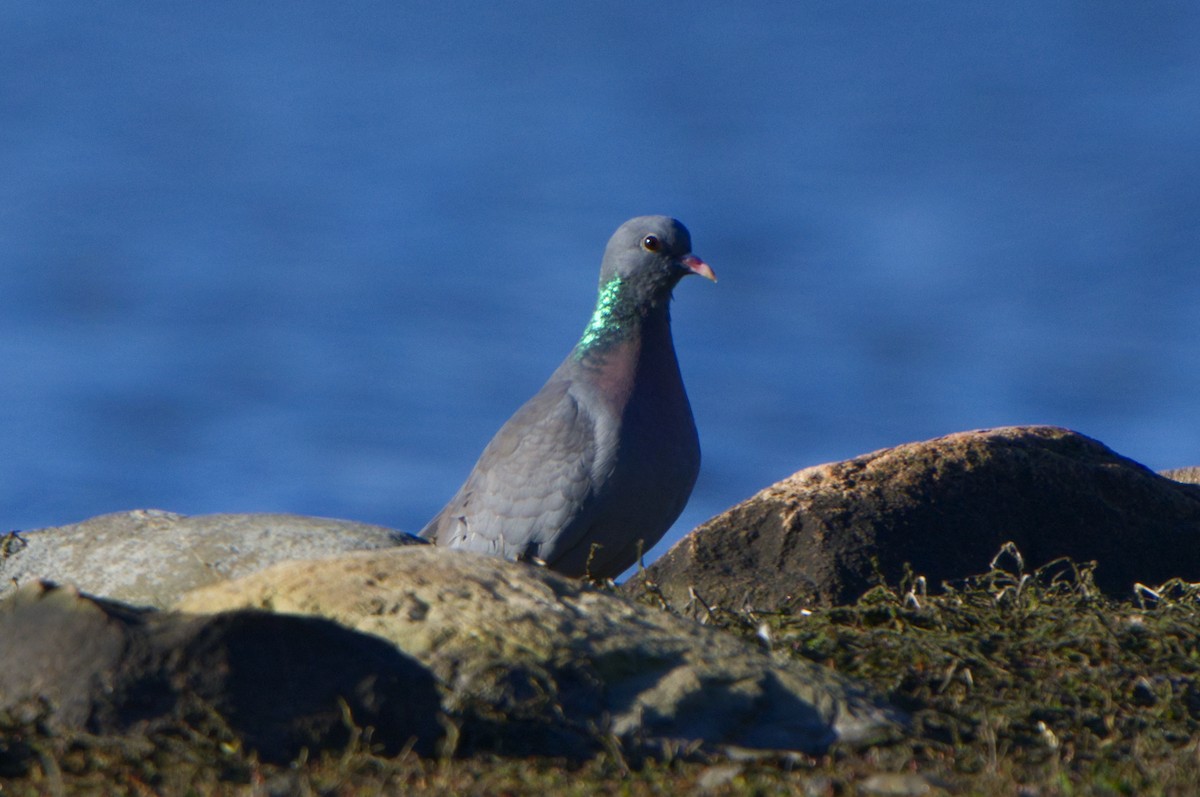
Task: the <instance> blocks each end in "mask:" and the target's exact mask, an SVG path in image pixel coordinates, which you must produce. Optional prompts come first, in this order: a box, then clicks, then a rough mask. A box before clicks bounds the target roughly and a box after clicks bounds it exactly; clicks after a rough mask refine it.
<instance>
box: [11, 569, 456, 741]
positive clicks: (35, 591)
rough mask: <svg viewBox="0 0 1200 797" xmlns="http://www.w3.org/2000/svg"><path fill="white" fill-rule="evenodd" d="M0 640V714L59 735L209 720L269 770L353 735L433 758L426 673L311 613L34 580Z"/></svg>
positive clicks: (434, 700)
mask: <svg viewBox="0 0 1200 797" xmlns="http://www.w3.org/2000/svg"><path fill="white" fill-rule="evenodd" d="M0 640H3V641H4V644H3V645H2V646H0V711H8V712H14V713H15V714H16V715H17V716H18V717H20V716H24V717H26V718H29V717H33V716H39V715H44V720H45V721H46V722H48V723H49V724H50V725H51V726H53V727H57V728H60V729H73V730H86V731H88V732H90V733H97V734H105V733H148V732H152V731H154V730H156V729H160V728H163V727H167V726H170V725H171V724H172V723H178V722H183V723H186V724H188V725H193V724H196V723H197V722H204V721H206V720H207V719H208V718H209V717H211V716H212V713H213V712H215V715H216V716H217V717H219V718H220V721H222V722H223V723H224V724H225V726H226V727H227V728H228V730H230V731H232V732H233V733H234V734H235V735H236V736H237V737H238V738H239V739H240V740H241V741H242V743H243V744H245V745H246V746H248V747H249V748H251V749H254V750H256V751H258V753H259V755H260V756H262V757H263V758H264V759H265V760H275V761H288V760H291V759H293V758H294V757H295V756H296V755H298V754H299V753H300V751H301V750H302V749H303V748H308V749H309V750H312V751H314V752H316V751H319V750H321V749H326V748H331V747H332V748H337V747H341V746H343V745H345V744H346V742H347V741H349V739H350V738H351V734H352V727H353V726H358V727H359V728H366V727H368V726H370V727H372V728H373V729H374V730H373V732H372V735H371V739H372V741H373V742H375V743H377V744H381V745H383V746H384V747H385V748H386V749H389V750H391V751H397V750H399V749H400V748H401V747H402V746H404V745H405V744H407V743H409V741H410V739H411V740H413V742H414V747H415V749H417V750H418V751H421V752H425V753H429V752H432V750H433V748H434V745H435V743H436V741H437V738H438V736H439V735H440V732H441V731H440V726H439V723H438V721H437V713H438V708H439V701H438V695H437V691H436V689H435V686H434V681H433V678H432V676H431V675H430V673H429V672H428V671H427V670H425V669H424V668H423V667H421V666H420V665H419V664H417V663H416V662H415V661H413V660H412V659H411V658H409V657H407V656H404V655H403V654H401V653H400V652H399V651H397V650H396V649H395V647H394V646H392V645H389V644H387V643H386V642H384V641H382V640H379V639H376V638H374V637H370V636H367V635H365V634H359V633H356V632H354V631H351V630H349V629H346V628H342V627H341V626H338V625H337V624H335V623H332V622H329V621H327V620H322V619H319V618H313V617H288V616H284V615H275V614H270V613H267V612H256V611H235V612H228V613H223V614H217V615H212V616H205V617H191V616H186V615H176V614H166V613H162V612H157V611H153V610H138V609H133V608H131V607H129V606H125V605H122V604H119V603H115V602H112V601H105V600H100V599H95V598H90V597H88V596H84V595H80V594H79V593H78V592H77V591H75V590H73V589H69V588H60V587H54V586H52V585H48V584H43V583H36V584H30V585H27V586H25V587H22V588H21V589H20V590H17V591H16V592H15V593H14V594H13V595H11V596H10V597H9V598H7V599H6V600H4V601H2V602H0ZM346 711H348V712H349V714H348V716H347V715H346ZM347 721H349V722H350V723H352V725H348V724H347Z"/></svg>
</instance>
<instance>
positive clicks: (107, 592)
mask: <svg viewBox="0 0 1200 797" xmlns="http://www.w3.org/2000/svg"><path fill="white" fill-rule="evenodd" d="M418 542H420V541H419V540H417V539H416V538H415V537H411V536H409V535H407V534H403V533H402V532H398V531H394V530H392V529H387V528H383V527H382V526H370V525H367V524H364V523H353V522H350V521H346V520H329V519H326V518H314V517H303V516H300V515H272V514H248V515H243V514H229V515H197V516H194V517H188V516H186V515H177V514H174V513H172V512H163V511H162V510H158V509H138V510H134V511H132V512H119V513H115V514H111V515H101V516H99V517H94V518H92V519H90V520H85V521H84V522H82V523H75V524H72V525H69V526H58V527H56V528H48V529H39V530H36V531H23V532H20V533H19V534H10V535H8V536H7V537H5V538H3V540H2V541H0V598H2V597H4V595H5V594H6V593H8V592H10V591H12V590H13V589H14V588H15V586H17V585H19V584H25V583H30V582H34V581H38V580H41V579H45V580H49V581H54V582H60V583H68V584H73V585H74V586H76V587H78V588H79V589H81V590H83V591H84V592H88V593H91V594H93V595H102V596H104V597H107V598H113V599H116V600H121V601H125V602H127V603H133V604H139V605H145V606H159V607H162V606H168V605H170V604H172V603H174V602H175V601H176V600H178V599H179V596H180V595H182V594H183V593H184V592H187V591H188V590H190V589H194V588H195V587H199V586H203V585H205V584H211V583H214V582H217V581H222V580H225V579H229V578H237V577H238V576H243V575H246V574H247V573H253V572H254V571H256V570H259V569H261V568H263V567H266V566H267V565H271V564H275V563H276V562H283V561H288V560H292V559H313V558H316V557H320V556H329V555H332V554H337V553H342V552H344V551H351V550H359V549H363V548H389V547H392V546H395V545H404V544H408V543H418Z"/></svg>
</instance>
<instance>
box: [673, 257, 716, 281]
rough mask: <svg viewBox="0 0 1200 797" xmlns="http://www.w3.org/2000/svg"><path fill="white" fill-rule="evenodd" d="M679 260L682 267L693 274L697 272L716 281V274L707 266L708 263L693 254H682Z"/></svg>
mask: <svg viewBox="0 0 1200 797" xmlns="http://www.w3.org/2000/svg"><path fill="white" fill-rule="evenodd" d="M679 262H680V263H682V264H683V267H684V268H686V269H687V270H688V271H690V272H692V273H693V274H699V275H700V276H701V277H704V278H706V279H710V280H712V281H713V282H716V281H717V275H716V274H714V273H713V270H712V268H710V267H709V265H708V263H705V262H704V261H703V260H701V259H700V258H698V257H696V256H695V255H684V256H683V257H681V258H679Z"/></svg>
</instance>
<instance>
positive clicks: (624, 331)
mask: <svg viewBox="0 0 1200 797" xmlns="http://www.w3.org/2000/svg"><path fill="white" fill-rule="evenodd" d="M668 304H669V302H668V301H666V300H663V301H661V302H655V301H647V300H646V298H645V297H642V296H639V295H637V293H636V291H635V289H634V287H633V286H632V285H631V284H630V283H628V282H626V281H625V280H622V279H621V278H620V277H619V276H614V277H612V278H611V279H610V280H609V281H608V282H606V283H604V285H602V286H601V288H600V295H599V296H598V297H597V298H596V309H595V310H593V311H592V318H591V320H590V321H588V325H587V327H585V328H584V330H583V335H582V336H580V338H579V342H578V343H577V344H575V351H574V352H573V353H572V356H573V358H574V359H575V360H576V361H578V362H580V363H582V364H584V365H588V364H597V363H602V362H603V361H604V360H606V359H608V355H609V354H611V353H612V352H613V351H614V350H615V349H617V348H624V347H623V346H622V344H627V343H629V342H630V341H636V340H638V339H639V338H640V337H641V336H642V335H643V334H644V333H645V332H651V333H652V332H653V330H655V329H656V328H659V327H661V328H662V330H663V331H665V332H666V334H667V335H668V336H669V335H670V334H671V333H670V323H671V321H670V314H669V310H668Z"/></svg>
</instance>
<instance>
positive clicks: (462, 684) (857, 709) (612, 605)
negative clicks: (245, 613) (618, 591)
mask: <svg viewBox="0 0 1200 797" xmlns="http://www.w3.org/2000/svg"><path fill="white" fill-rule="evenodd" d="M243 607H251V608H260V609H268V610H271V611H274V612H283V613H295V614H307V615H319V616H322V617H326V618H329V619H331V620H335V621H337V622H339V623H341V624H342V625H344V626H345V627H347V628H352V629H355V630H357V631H360V632H364V633H367V634H372V635H375V636H377V637H380V638H383V639H387V640H389V641H390V642H392V643H394V644H395V645H396V646H397V647H398V648H400V649H401V650H402V651H404V652H405V653H406V654H408V655H411V656H413V657H415V658H416V659H417V660H418V661H420V662H421V663H423V664H424V665H425V666H427V667H428V668H429V669H430V670H431V671H432V672H433V674H434V675H435V676H436V677H437V679H438V681H439V682H440V683H441V684H442V686H443V688H444V690H445V705H446V706H447V708H448V709H449V711H450V713H451V714H452V715H453V716H455V717H456V718H457V721H458V722H459V723H460V727H459V734H460V736H459V745H458V746H459V750H460V751H463V750H465V751H471V750H479V749H485V750H491V751H495V752H502V753H505V754H512V755H528V754H533V753H537V754H543V755H568V756H574V755H580V754H585V753H588V752H590V751H591V750H592V749H594V746H595V744H596V740H597V738H600V737H603V736H605V735H607V734H613V735H615V736H617V737H619V738H621V739H623V740H626V741H627V742H631V743H634V744H641V745H650V746H652V747H653V746H654V745H657V744H661V743H662V741H663V740H666V739H671V740H682V741H693V740H700V741H703V742H707V743H709V744H711V745H717V746H720V745H733V746H739V747H750V748H770V749H782V750H800V751H806V752H817V751H820V750H823V749H825V748H826V747H827V746H828V745H829V744H830V743H831V742H833V741H835V740H837V739H844V740H851V741H866V740H869V739H870V738H871V737H872V736H873V735H875V734H877V733H879V732H880V731H881V730H883V729H885V728H887V727H889V726H890V725H891V724H892V721H893V719H894V718H895V715H894V714H893V713H892V712H890V711H889V710H888V709H886V708H884V707H882V706H881V705H880V704H879V703H878V702H877V701H876V700H875V699H874V698H872V697H871V696H869V695H868V694H867V693H866V692H865V691H864V690H863V689H862V688H861V687H859V686H857V685H855V684H853V683H851V682H849V681H848V680H846V679H844V678H841V677H839V676H837V675H836V674H835V673H833V672H831V671H829V670H826V669H824V668H822V667H820V666H818V665H815V664H805V663H801V662H796V661H779V662H777V661H775V660H773V659H772V658H771V657H770V656H769V655H767V654H766V653H764V652H762V651H760V650H758V649H756V648H754V647H752V646H750V645H748V644H747V643H745V642H743V641H741V640H739V639H737V638H736V637H733V636H732V635H729V634H727V633H723V632H719V631H715V630H712V629H709V628H705V627H703V626H701V625H699V624H696V623H693V622H690V621H687V620H683V619H680V618H677V617H674V616H672V615H669V614H667V613H666V612H663V611H660V610H656V609H651V608H649V607H645V606H641V605H637V604H634V603H632V602H630V601H628V600H626V599H624V598H621V597H619V596H614V595H611V594H607V593H604V592H600V591H598V590H596V589H594V588H591V587H588V586H586V585H584V584H582V583H580V582H578V581H574V580H571V579H568V578H564V577H562V576H558V575H556V574H554V573H550V572H547V571H546V570H545V569H543V568H536V567H532V566H528V565H518V564H512V563H508V562H504V561H501V560H498V559H492V558H489V557H485V556H481V555H478V554H473V553H469V552H463V551H454V550H447V549H440V548H432V547H419V546H412V547H405V548H397V549H392V550H387V551H369V552H361V553H355V554H347V555H344V556H339V557H337V558H334V559H325V560H320V561H312V562H294V563H288V564H281V565H276V566H274V567H271V568H268V569H266V570H263V571H261V572H259V573H255V574H253V575H250V576H247V577H245V578H242V579H238V580H237V581H231V582H225V583H221V584H216V585H213V586H210V587H205V588H202V589H199V590H196V591H194V592H192V593H191V594H189V595H187V596H185V597H184V599H183V600H182V602H181V603H180V606H179V608H180V609H182V610H184V611H187V612H197V613H204V612H220V611H226V610H230V609H237V608H243Z"/></svg>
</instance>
